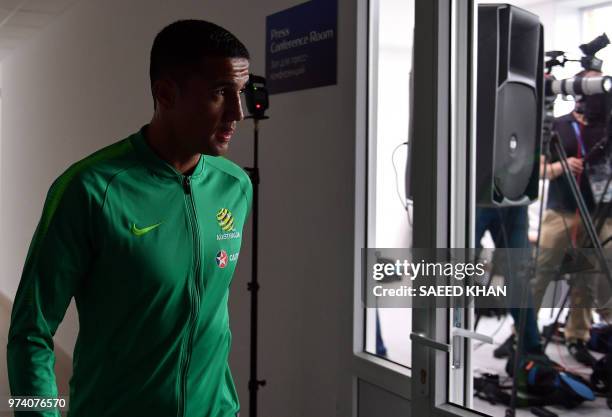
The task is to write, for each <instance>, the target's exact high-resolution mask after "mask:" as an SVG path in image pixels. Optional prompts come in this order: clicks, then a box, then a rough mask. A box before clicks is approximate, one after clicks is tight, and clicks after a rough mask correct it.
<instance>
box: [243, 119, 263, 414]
mask: <svg viewBox="0 0 612 417" xmlns="http://www.w3.org/2000/svg"><path fill="white" fill-rule="evenodd" d="M248 118H252V119H253V136H254V142H253V167H252V168H245V170H246V171H247V172H248V174H249V177H250V178H251V183H252V184H253V202H252V204H253V208H252V210H251V212H252V219H253V233H252V242H253V252H252V254H253V255H252V259H251V281H250V282H249V283H248V284H247V290H248V291H249V292H250V293H251V346H250V374H249V417H257V392H258V391H259V387H260V386H265V385H266V381H265V380H263V379H262V380H260V379H258V377H257V324H258V323H257V312H258V304H257V301H258V295H259V282H258V279H257V256H258V251H257V249H258V234H257V233H258V208H259V121H260V120H265V119H268V117H267V116H256V115H253V116H249V117H248Z"/></svg>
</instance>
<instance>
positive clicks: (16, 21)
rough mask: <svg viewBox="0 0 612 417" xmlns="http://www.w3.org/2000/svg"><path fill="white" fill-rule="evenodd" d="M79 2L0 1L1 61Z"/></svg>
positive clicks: (60, 0) (40, 0) (41, 0)
mask: <svg viewBox="0 0 612 417" xmlns="http://www.w3.org/2000/svg"><path fill="white" fill-rule="evenodd" d="M77 1H78V0H0V60H2V58H4V57H6V56H7V55H8V54H9V53H10V51H12V50H13V49H15V48H18V47H19V46H21V45H22V44H23V43H25V41H27V40H28V39H31V38H33V37H34V36H36V35H37V34H38V33H39V32H40V31H41V30H42V29H43V28H44V27H45V26H47V25H48V24H49V23H51V22H52V21H53V20H55V19H57V18H58V17H59V16H60V15H61V14H62V13H63V12H64V11H66V10H67V9H68V8H69V7H71V6H72V5H74V4H75V3H76V2H77Z"/></svg>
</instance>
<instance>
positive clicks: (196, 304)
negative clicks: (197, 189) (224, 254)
mask: <svg viewBox="0 0 612 417" xmlns="http://www.w3.org/2000/svg"><path fill="white" fill-rule="evenodd" d="M183 191H184V192H185V196H186V197H187V199H188V202H187V217H188V219H189V225H190V226H191V231H192V234H193V244H194V267H193V270H194V281H195V282H194V297H192V300H191V301H192V305H191V315H190V317H189V318H190V321H191V323H190V327H189V335H188V338H187V349H186V351H185V355H184V356H183V360H182V363H181V390H180V392H179V416H184V415H185V392H186V391H187V371H188V369H189V362H190V360H191V347H192V346H191V345H192V340H193V334H194V331H195V325H196V323H197V321H198V320H197V318H198V313H199V310H200V288H199V283H200V273H199V272H200V233H199V228H198V219H197V217H196V209H195V203H194V201H193V194H192V193H191V180H190V177H187V176H185V177H183Z"/></svg>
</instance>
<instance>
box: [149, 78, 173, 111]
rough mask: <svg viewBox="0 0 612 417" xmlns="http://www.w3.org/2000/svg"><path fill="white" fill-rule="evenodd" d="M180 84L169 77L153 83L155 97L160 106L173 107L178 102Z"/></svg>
mask: <svg viewBox="0 0 612 417" xmlns="http://www.w3.org/2000/svg"><path fill="white" fill-rule="evenodd" d="M177 95H178V85H177V84H176V82H175V81H173V80H169V79H161V80H157V81H155V82H154V83H153V97H155V101H156V102H157V105H158V106H161V107H162V108H164V109H172V108H173V107H174V105H175V103H176V97H177Z"/></svg>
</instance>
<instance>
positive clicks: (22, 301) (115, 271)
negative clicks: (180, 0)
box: [8, 20, 252, 417]
mask: <svg viewBox="0 0 612 417" xmlns="http://www.w3.org/2000/svg"><path fill="white" fill-rule="evenodd" d="M248 60H249V54H248V52H247V50H246V48H245V47H244V45H243V44H242V43H241V42H240V41H239V40H238V39H236V38H235V37H234V36H233V35H232V34H230V33H229V32H227V31H226V30H225V29H223V28H221V27H219V26H217V25H214V24H211V23H208V22H205V21H199V20H186V21H179V22H175V23H173V24H172V25H170V26H168V27H166V28H165V29H163V30H162V31H161V32H160V33H159V34H158V35H157V37H156V38H155V41H154V44H153V48H152V50H151V66H150V76H151V86H152V94H153V98H154V108H155V111H154V115H153V118H152V120H151V122H150V123H149V124H148V125H146V126H144V127H143V128H142V129H140V130H139V131H138V132H137V133H134V134H132V135H130V136H129V137H127V138H125V139H123V140H121V141H119V142H117V143H115V144H113V145H110V146H109V147H107V148H104V149H102V150H100V151H98V152H96V153H94V154H92V155H91V156H89V157H87V158H85V159H83V160H81V161H79V162H77V163H75V164H74V165H72V166H71V167H70V168H69V169H68V170H67V171H65V172H64V173H63V174H62V175H61V176H60V177H59V178H57V180H56V181H55V182H54V183H53V185H52V186H51V188H50V190H49V193H48V195H47V199H46V202H45V206H44V209H43V214H42V218H41V220H40V223H39V224H38V228H37V229H36V232H35V235H34V238H33V240H32V243H31V245H30V249H29V252H28V256H27V259H26V263H25V267H24V271H23V275H22V277H21V282H20V284H19V288H18V290H17V295H16V297H15V303H14V306H13V311H12V316H11V326H10V330H9V341H8V371H9V380H10V389H11V394H12V395H13V396H38V397H57V396H58V395H66V393H59V394H58V392H57V386H56V382H55V375H54V371H53V368H54V362H55V356H54V353H53V339H52V338H53V335H54V334H55V331H56V329H57V327H58V325H59V323H60V322H61V321H62V319H63V317H64V314H65V311H66V309H67V307H68V305H69V303H70V300H71V298H72V297H74V299H75V302H76V306H77V310H78V316H79V334H78V338H77V342H76V346H75V349H74V358H73V375H72V378H71V379H70V393H69V394H70V398H69V400H70V402H69V412H68V415H69V416H70V417H103V416H104V417H107V416H108V417H139V416H143V417H144V416H146V417H155V416H164V417H176V416H178V417H183V416H185V417H196V416H197V417H230V416H231V417H234V416H235V415H236V414H237V412H238V410H239V403H238V398H237V395H236V390H235V387H234V383H233V380H232V376H231V373H230V370H229V367H228V362H227V361H228V354H229V350H230V345H231V332H230V329H229V323H228V310H227V302H228V293H229V285H230V282H231V279H232V275H233V273H234V269H235V267H236V262H237V259H238V253H239V251H240V245H241V238H242V228H243V226H244V224H245V222H246V220H247V217H248V214H249V211H250V207H251V200H252V188H251V182H250V180H249V178H248V176H247V175H246V173H245V172H244V171H243V170H242V169H240V168H239V167H238V166H237V165H235V164H234V163H232V162H230V161H228V160H227V159H224V158H223V157H222V156H221V155H223V154H225V152H226V151H227V147H228V145H229V141H230V138H231V136H232V133H233V131H234V129H235V125H236V122H238V121H240V120H242V119H243V114H242V110H241V99H240V94H241V92H242V90H243V89H244V86H245V84H246V82H247V81H248V64H249V62H248ZM16 415H24V416H26V415H27V416H56V415H59V412H58V411H57V410H47V411H16Z"/></svg>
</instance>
